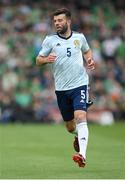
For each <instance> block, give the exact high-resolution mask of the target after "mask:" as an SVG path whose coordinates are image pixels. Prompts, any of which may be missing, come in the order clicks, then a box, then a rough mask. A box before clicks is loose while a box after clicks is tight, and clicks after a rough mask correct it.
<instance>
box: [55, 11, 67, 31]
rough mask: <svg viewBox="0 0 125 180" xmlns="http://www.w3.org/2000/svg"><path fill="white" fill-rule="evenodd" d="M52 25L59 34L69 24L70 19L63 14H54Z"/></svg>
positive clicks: (65, 29)
mask: <svg viewBox="0 0 125 180" xmlns="http://www.w3.org/2000/svg"><path fill="white" fill-rule="evenodd" d="M54 26H55V29H56V31H57V32H58V33H59V34H65V33H66V32H67V30H68V26H70V20H69V19H67V17H66V16H65V14H60V15H57V16H54Z"/></svg>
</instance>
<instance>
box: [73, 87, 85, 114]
mask: <svg viewBox="0 0 125 180" xmlns="http://www.w3.org/2000/svg"><path fill="white" fill-rule="evenodd" d="M72 99H73V108H74V111H76V110H82V111H85V112H86V111H87V102H88V86H87V85H84V86H81V87H79V88H76V89H75V90H74V92H73V95H72Z"/></svg>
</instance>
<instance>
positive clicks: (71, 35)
mask: <svg viewBox="0 0 125 180" xmlns="http://www.w3.org/2000/svg"><path fill="white" fill-rule="evenodd" d="M72 34H73V32H72V31H71V34H70V35H69V36H68V37H67V38H66V37H63V36H61V35H60V34H59V33H57V35H58V36H59V37H60V38H62V39H65V40H67V39H69V38H70V37H71V36H72Z"/></svg>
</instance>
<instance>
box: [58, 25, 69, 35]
mask: <svg viewBox="0 0 125 180" xmlns="http://www.w3.org/2000/svg"><path fill="white" fill-rule="evenodd" d="M67 29H68V26H67V24H66V25H65V26H63V28H62V30H60V31H58V33H59V34H65V33H66V32H67Z"/></svg>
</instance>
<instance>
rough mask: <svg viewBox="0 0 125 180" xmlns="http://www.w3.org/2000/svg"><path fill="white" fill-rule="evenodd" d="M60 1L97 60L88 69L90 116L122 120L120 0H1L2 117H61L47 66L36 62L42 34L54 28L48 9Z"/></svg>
mask: <svg viewBox="0 0 125 180" xmlns="http://www.w3.org/2000/svg"><path fill="white" fill-rule="evenodd" d="M62 6H66V7H68V8H69V9H70V10H71V13H72V29H73V30H74V31H79V32H82V33H84V35H85V36H86V38H87V40H88V42H89V45H90V47H91V48H92V51H93V56H94V60H95V61H96V70H95V71H93V72H88V73H89V75H90V95H91V99H93V100H94V105H93V106H92V107H91V108H90V110H89V114H88V119H89V120H90V121H99V119H100V118H101V119H102V121H103V120H105V119H106V118H108V119H116V120H117V119H125V73H124V72H125V2H124V0H112V1H111V0H102V1H100V0H87V1H84V0H47V1H44V0H35V1H33V0H25V1H23V0H22V1H20V2H19V1H17V0H1V1H0V122H10V121H11V122H17V121H21V122H38V123H39V122H47V123H50V122H56V123H59V122H61V121H62V117H61V115H60V113H59V110H58V107H57V102H56V96H55V92H54V83H53V77H52V74H51V71H50V68H49V66H43V67H36V65H35V58H36V56H37V54H38V52H39V50H40V48H41V44H42V41H43V39H44V37H45V36H46V34H50V33H52V32H53V31H54V30H53V27H52V22H51V19H50V14H51V12H52V11H53V10H55V9H56V8H59V7H62Z"/></svg>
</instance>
